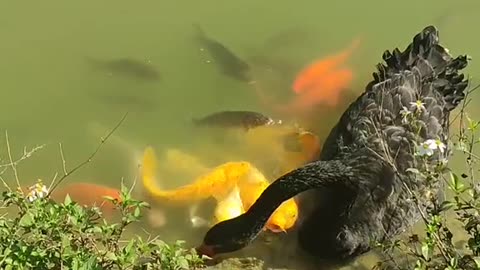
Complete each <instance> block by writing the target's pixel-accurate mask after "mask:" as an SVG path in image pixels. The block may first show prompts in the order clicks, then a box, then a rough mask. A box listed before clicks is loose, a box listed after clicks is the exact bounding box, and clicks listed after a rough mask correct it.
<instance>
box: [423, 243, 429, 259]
mask: <svg viewBox="0 0 480 270" xmlns="http://www.w3.org/2000/svg"><path fill="white" fill-rule="evenodd" d="M430 252H431V250H430V247H429V246H428V244H427V243H424V244H423V245H422V256H423V258H425V260H427V261H429V260H430Z"/></svg>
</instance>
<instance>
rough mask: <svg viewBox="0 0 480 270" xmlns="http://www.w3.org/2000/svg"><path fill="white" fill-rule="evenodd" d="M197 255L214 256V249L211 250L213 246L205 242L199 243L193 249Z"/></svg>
mask: <svg viewBox="0 0 480 270" xmlns="http://www.w3.org/2000/svg"><path fill="white" fill-rule="evenodd" d="M195 250H196V251H197V254H198V255H199V256H202V255H206V256H208V257H210V258H213V256H215V251H213V247H212V246H209V245H205V244H201V245H200V246H199V247H197V248H196V249H195Z"/></svg>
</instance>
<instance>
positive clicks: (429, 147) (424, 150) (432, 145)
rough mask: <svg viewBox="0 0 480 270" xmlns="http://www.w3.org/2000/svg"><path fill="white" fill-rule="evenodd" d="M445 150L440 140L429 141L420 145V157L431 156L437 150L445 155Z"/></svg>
mask: <svg viewBox="0 0 480 270" xmlns="http://www.w3.org/2000/svg"><path fill="white" fill-rule="evenodd" d="M445 148H446V146H445V144H444V143H443V142H441V141H440V140H433V139H428V140H426V141H425V142H423V143H422V144H421V145H420V147H419V149H418V154H419V155H420V156H425V155H426V156H431V155H433V152H434V151H435V150H438V151H440V153H444V152H445Z"/></svg>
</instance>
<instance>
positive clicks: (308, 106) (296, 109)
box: [251, 39, 360, 116]
mask: <svg viewBox="0 0 480 270" xmlns="http://www.w3.org/2000/svg"><path fill="white" fill-rule="evenodd" d="M359 43H360V40H359V39H356V40H354V41H353V43H352V45H351V46H350V47H349V48H347V49H346V50H344V51H342V52H340V53H338V54H336V55H333V56H330V57H327V58H325V59H321V60H318V61H316V62H314V63H312V64H311V65H309V66H307V67H306V68H305V69H303V70H302V71H301V72H299V74H298V75H297V76H296V79H295V80H294V82H293V85H292V88H293V92H294V93H295V94H296V96H295V97H293V99H292V100H291V101H290V102H288V103H286V104H278V102H275V101H274V100H272V98H271V97H269V96H268V95H266V94H265V93H264V91H263V90H262V87H261V86H260V85H259V83H258V82H252V83H251V84H252V85H253V86H254V89H255V92H256V94H257V96H258V97H259V99H260V101H261V102H262V103H263V104H264V105H266V106H268V107H269V108H270V109H272V110H273V111H275V112H276V113H280V114H287V115H291V114H294V115H297V116H298V115H299V114H303V113H310V110H312V109H313V107H314V106H316V105H318V104H325V105H327V106H331V107H334V106H336V105H338V103H339V101H340V97H341V94H342V93H343V92H344V91H345V90H346V89H347V88H348V86H349V85H350V84H351V82H352V80H353V72H352V70H351V69H350V68H346V67H343V66H342V65H343V64H344V63H345V62H346V61H347V59H348V58H349V57H350V55H351V54H352V52H353V51H354V49H356V48H357V47H358V45H359Z"/></svg>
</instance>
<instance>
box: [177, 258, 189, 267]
mask: <svg viewBox="0 0 480 270" xmlns="http://www.w3.org/2000/svg"><path fill="white" fill-rule="evenodd" d="M177 265H178V267H179V268H180V269H189V265H188V261H187V259H185V258H184V257H180V258H178V259H177Z"/></svg>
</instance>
